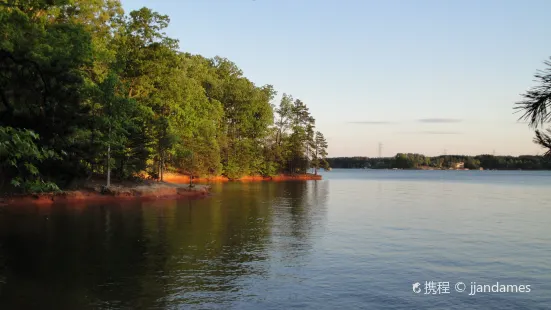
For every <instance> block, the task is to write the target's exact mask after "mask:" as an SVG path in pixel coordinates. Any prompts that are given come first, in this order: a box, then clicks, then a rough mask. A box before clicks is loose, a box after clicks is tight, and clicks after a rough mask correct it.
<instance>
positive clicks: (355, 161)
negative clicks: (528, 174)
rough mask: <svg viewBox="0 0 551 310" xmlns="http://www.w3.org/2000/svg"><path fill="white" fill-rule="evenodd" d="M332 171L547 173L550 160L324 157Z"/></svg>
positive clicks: (486, 156)
mask: <svg viewBox="0 0 551 310" xmlns="http://www.w3.org/2000/svg"><path fill="white" fill-rule="evenodd" d="M327 161H328V162H329V165H330V166H331V167H333V168H360V169H361V168H370V169H392V168H398V169H421V168H434V169H449V168H455V167H456V164H458V163H463V164H464V168H466V169H480V168H483V169H498V170H518V169H522V170H549V169H551V159H549V158H548V157H545V156H532V155H523V156H518V157H515V156H493V155H477V156H463V155H440V156H435V157H428V156H424V155H421V154H396V156H394V157H384V158H370V157H335V158H328V159H327Z"/></svg>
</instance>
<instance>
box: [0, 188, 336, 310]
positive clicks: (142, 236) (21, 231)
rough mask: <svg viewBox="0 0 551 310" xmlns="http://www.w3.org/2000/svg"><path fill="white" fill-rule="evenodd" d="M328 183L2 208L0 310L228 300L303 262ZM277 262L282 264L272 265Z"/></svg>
mask: <svg viewBox="0 0 551 310" xmlns="http://www.w3.org/2000/svg"><path fill="white" fill-rule="evenodd" d="M327 195H328V182H326V181H319V182H281V183H272V182H266V183H242V184H240V183H230V184H223V185H222V184H219V185H215V195H214V196H213V197H210V198H208V199H202V200H181V201H172V200H165V201H155V202H144V203H133V204H128V203H127V204H112V205H79V206H75V205H54V206H51V207H34V206H26V207H18V208H13V207H7V208H6V209H5V210H4V212H2V213H0V308H1V309H23V308H57V309H61V308H68V309H86V308H93V309H97V308H103V309H107V308H109V309H116V308H170V307H172V306H183V305H188V306H190V305H201V306H202V307H212V306H214V305H217V306H222V307H223V306H224V305H226V306H229V305H232V304H233V305H235V303H238V302H243V301H244V300H248V299H255V298H259V297H260V295H262V292H259V291H257V290H256V289H258V286H256V287H255V285H256V284H257V283H258V280H261V279H264V280H266V279H269V278H270V277H272V276H273V273H274V270H279V269H278V268H279V267H280V266H283V265H297V264H301V263H304V262H305V260H306V259H307V256H308V254H309V253H310V251H311V249H312V244H313V242H314V240H315V238H316V237H318V236H319V235H320V234H321V231H322V230H323V225H324V223H325V222H326V209H325V208H326V206H325V205H326V203H327ZM280 264H281V265H280Z"/></svg>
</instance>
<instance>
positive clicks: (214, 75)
mask: <svg viewBox="0 0 551 310" xmlns="http://www.w3.org/2000/svg"><path fill="white" fill-rule="evenodd" d="M169 22H170V19H169V17H168V16H166V15H162V14H159V13H157V12H154V11H152V10H150V9H148V8H142V9H140V10H137V11H132V12H130V13H129V14H125V13H124V12H123V10H122V7H121V4H120V2H119V1H118V0H78V1H77V0H72V1H71V0H50V1H46V0H30V1H16V0H7V1H2V2H0V36H1V37H2V40H0V139H1V140H0V182H2V184H0V188H1V187H2V185H6V184H11V185H13V186H16V187H18V188H20V189H22V190H25V191H41V190H52V189H55V188H57V187H58V186H59V187H64V186H67V185H68V184H70V183H71V182H72V181H74V180H77V179H83V178H90V177H93V176H96V175H101V176H103V177H106V179H107V185H109V182H110V179H111V176H112V177H113V178H118V179H124V178H130V177H134V176H136V175H137V174H140V173H142V174H146V175H148V176H150V177H152V178H158V179H162V178H163V173H164V172H165V171H167V170H172V171H178V172H182V173H188V174H192V175H194V176H203V175H220V174H223V175H226V176H228V177H230V178H238V177H240V176H245V175H251V174H260V175H274V174H277V173H283V172H285V173H297V172H305V171H307V169H309V168H323V167H327V162H326V161H325V156H326V148H327V143H326V142H325V139H324V138H323V135H322V134H321V133H320V132H316V130H315V119H314V118H313V117H312V115H311V114H310V112H309V110H308V107H307V106H306V104H305V103H304V102H302V101H301V100H299V99H294V98H293V97H291V96H290V95H287V94H283V98H282V100H281V102H280V103H279V104H278V105H273V104H272V101H273V99H274V97H275V95H276V91H275V90H274V89H273V87H272V86H271V85H263V86H257V85H255V84H254V83H253V82H252V81H250V80H249V79H247V78H246V77H245V76H244V75H243V72H242V71H241V70H240V69H239V68H238V67H237V66H236V65H235V64H234V63H232V62H231V61H229V60H228V59H225V58H221V57H215V58H213V59H209V58H205V57H202V56H200V55H191V54H188V53H183V52H180V51H179V45H178V41H177V40H175V39H172V38H170V37H168V36H167V35H166V34H165V33H164V32H163V31H164V29H165V28H166V27H167V26H168V25H169ZM6 181H8V182H6Z"/></svg>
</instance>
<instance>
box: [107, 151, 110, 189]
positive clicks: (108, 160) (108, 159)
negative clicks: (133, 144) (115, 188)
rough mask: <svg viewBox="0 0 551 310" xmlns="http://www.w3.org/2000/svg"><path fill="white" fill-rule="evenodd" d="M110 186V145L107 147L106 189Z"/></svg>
mask: <svg viewBox="0 0 551 310" xmlns="http://www.w3.org/2000/svg"><path fill="white" fill-rule="evenodd" d="M109 186H111V143H109V145H108V146H107V187H109Z"/></svg>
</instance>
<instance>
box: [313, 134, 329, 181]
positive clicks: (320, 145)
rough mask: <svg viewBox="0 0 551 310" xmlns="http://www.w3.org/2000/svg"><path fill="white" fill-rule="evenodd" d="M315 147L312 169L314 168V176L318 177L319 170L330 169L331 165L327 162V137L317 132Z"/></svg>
mask: <svg viewBox="0 0 551 310" xmlns="http://www.w3.org/2000/svg"><path fill="white" fill-rule="evenodd" d="M313 146H314V148H313V154H312V155H313V156H312V168H314V174H315V175H317V174H318V169H320V168H323V169H329V163H328V162H327V146H328V145H327V141H325V137H324V136H323V134H322V133H321V132H319V131H316V134H315V138H314V145H313Z"/></svg>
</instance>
